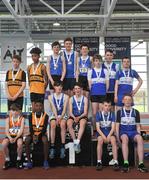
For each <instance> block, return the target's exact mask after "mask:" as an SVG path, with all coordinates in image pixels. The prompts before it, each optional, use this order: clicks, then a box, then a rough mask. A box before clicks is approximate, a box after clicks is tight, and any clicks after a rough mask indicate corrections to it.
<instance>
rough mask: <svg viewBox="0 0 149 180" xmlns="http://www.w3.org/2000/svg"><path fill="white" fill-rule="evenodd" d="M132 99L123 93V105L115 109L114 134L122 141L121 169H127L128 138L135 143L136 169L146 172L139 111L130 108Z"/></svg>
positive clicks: (125, 170)
mask: <svg viewBox="0 0 149 180" xmlns="http://www.w3.org/2000/svg"><path fill="white" fill-rule="evenodd" d="M132 101H133V98H132V96H131V95H130V94H126V95H124V97H123V103H124V106H123V108H122V109H120V110H118V111H117V120H116V135H117V139H118V142H119V143H122V153H123V158H124V164H123V168H122V171H123V172H128V171H129V162H128V142H129V140H132V141H134V142H135V143H137V153H138V159H139V165H138V170H139V171H140V172H148V170H147V168H146V167H145V165H144V163H143V156H144V149H143V147H144V145H143V139H142V136H141V134H140V128H141V127H140V113H139V111H137V110H136V109H134V108H132Z"/></svg>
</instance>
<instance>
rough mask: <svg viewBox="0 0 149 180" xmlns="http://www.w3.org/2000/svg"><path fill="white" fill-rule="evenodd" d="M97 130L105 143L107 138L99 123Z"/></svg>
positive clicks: (97, 123)
mask: <svg viewBox="0 0 149 180" xmlns="http://www.w3.org/2000/svg"><path fill="white" fill-rule="evenodd" d="M96 130H97V132H98V133H99V134H100V136H101V137H102V138H103V140H104V142H105V141H106V139H107V138H106V136H105V135H104V134H103V132H102V131H101V129H100V123H99V122H96Z"/></svg>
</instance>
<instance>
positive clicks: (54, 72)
mask: <svg viewBox="0 0 149 180" xmlns="http://www.w3.org/2000/svg"><path fill="white" fill-rule="evenodd" d="M60 48H61V45H60V43H59V42H58V41H55V42H53V43H52V51H53V54H52V55H51V56H50V57H48V60H47V65H46V67H47V74H48V78H49V83H50V84H49V85H50V86H49V89H53V85H54V82H55V81H61V82H63V80H64V77H65V74H66V64H65V60H64V57H63V56H61V55H60V54H59V51H60Z"/></svg>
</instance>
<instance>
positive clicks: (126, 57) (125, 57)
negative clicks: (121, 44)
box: [122, 56, 130, 62]
mask: <svg viewBox="0 0 149 180" xmlns="http://www.w3.org/2000/svg"><path fill="white" fill-rule="evenodd" d="M124 59H129V60H130V58H129V57H128V56H124V57H123V58H122V62H123V60H124Z"/></svg>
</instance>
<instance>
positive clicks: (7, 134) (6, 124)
mask: <svg viewBox="0 0 149 180" xmlns="http://www.w3.org/2000/svg"><path fill="white" fill-rule="evenodd" d="M5 134H6V136H7V137H8V138H9V139H11V136H10V133H9V117H8V118H7V119H6V123H5Z"/></svg>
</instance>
